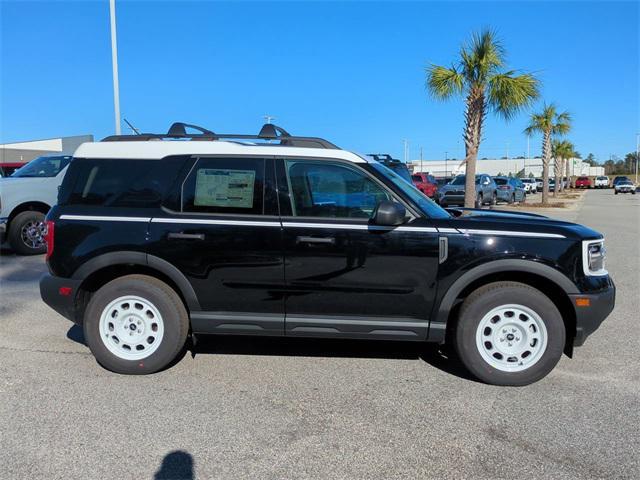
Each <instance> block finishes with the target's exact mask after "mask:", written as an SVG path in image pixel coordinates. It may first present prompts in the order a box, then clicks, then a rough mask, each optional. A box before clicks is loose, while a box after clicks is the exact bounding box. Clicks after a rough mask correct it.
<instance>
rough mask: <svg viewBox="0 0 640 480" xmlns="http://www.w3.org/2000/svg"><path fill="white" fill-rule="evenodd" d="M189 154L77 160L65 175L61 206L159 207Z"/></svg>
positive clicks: (186, 161) (178, 175) (59, 200)
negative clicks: (147, 158) (158, 158)
mask: <svg viewBox="0 0 640 480" xmlns="http://www.w3.org/2000/svg"><path fill="white" fill-rule="evenodd" d="M187 163H191V162H189V157H186V156H176V157H166V158H163V159H160V160H123V159H76V160H74V161H73V162H72V164H71V167H70V171H69V172H68V174H67V175H66V177H65V180H64V182H63V184H62V188H61V191H60V196H59V198H58V203H59V204H60V205H93V206H103V207H130V208H153V207H159V206H160V205H161V204H162V203H163V200H164V199H165V197H167V195H168V192H169V191H170V190H171V189H172V186H173V185H174V184H175V183H176V182H177V180H178V179H179V178H180V176H181V175H182V171H183V170H184V168H185V166H186V164H187Z"/></svg>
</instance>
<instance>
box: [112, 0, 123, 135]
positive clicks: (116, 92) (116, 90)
mask: <svg viewBox="0 0 640 480" xmlns="http://www.w3.org/2000/svg"><path fill="white" fill-rule="evenodd" d="M109 16H110V19H111V68H112V70H113V110H114V114H115V117H116V118H115V122H116V135H120V134H121V130H120V85H119V83H118V40H117V38H116V0H109Z"/></svg>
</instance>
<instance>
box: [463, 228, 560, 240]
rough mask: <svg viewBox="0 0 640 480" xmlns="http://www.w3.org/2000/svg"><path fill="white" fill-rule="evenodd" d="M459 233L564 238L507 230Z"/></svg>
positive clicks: (464, 230) (465, 231) (464, 231)
mask: <svg viewBox="0 0 640 480" xmlns="http://www.w3.org/2000/svg"><path fill="white" fill-rule="evenodd" d="M460 233H462V234H464V235H467V234H472V235H502V236H505V237H538V238H566V237H565V236H564V235H560V234H559V233H538V232H512V231H509V230H474V229H460Z"/></svg>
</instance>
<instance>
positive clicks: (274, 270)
mask: <svg viewBox="0 0 640 480" xmlns="http://www.w3.org/2000/svg"><path fill="white" fill-rule="evenodd" d="M274 181H275V177H274V169H273V159H264V158H253V157H225V158H219V157H202V158H198V159H197V160H195V163H194V164H193V166H192V168H191V170H190V172H189V173H188V175H186V177H185V178H184V180H183V181H181V182H179V185H177V186H176V192H175V196H174V197H175V205H173V209H169V208H165V209H164V211H163V213H162V215H160V216H157V217H154V218H153V219H152V221H151V225H150V232H149V236H150V242H149V249H148V252H149V255H152V256H154V257H157V258H160V259H162V260H166V261H167V262H168V263H170V264H171V265H173V266H175V267H177V268H178V270H180V271H181V272H182V274H183V275H184V276H185V277H186V278H187V280H188V281H189V282H190V283H191V286H192V287H193V289H194V291H195V294H196V296H197V299H198V302H199V304H200V307H201V311H198V312H194V311H192V312H190V313H191V323H192V326H193V329H194V331H196V332H203V333H239V334H243V333H246V334H267V335H282V334H283V333H284V298H283V293H282V289H283V286H284V264H283V255H282V244H281V223H280V219H279V217H278V212H277V200H276V197H275V195H276V193H275V188H274Z"/></svg>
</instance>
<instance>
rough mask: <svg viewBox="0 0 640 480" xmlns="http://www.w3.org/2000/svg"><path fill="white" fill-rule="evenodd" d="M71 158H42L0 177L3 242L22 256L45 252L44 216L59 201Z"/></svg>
mask: <svg viewBox="0 0 640 480" xmlns="http://www.w3.org/2000/svg"><path fill="white" fill-rule="evenodd" d="M71 158H72V157H71V156H70V155H56V156H50V157H38V158H36V159H35V160H32V161H31V162H29V163H27V164H26V165H25V166H24V167H22V168H19V169H18V170H16V171H15V172H13V174H12V175H11V176H10V177H3V178H0V243H2V242H4V240H5V238H6V239H7V240H8V241H9V244H10V245H11V248H12V249H13V250H14V251H15V252H16V253H20V254H22V255H35V254H38V253H44V252H45V250H46V244H45V238H44V235H45V224H44V217H45V215H46V214H47V212H48V211H49V209H50V208H51V207H52V206H53V205H55V204H56V202H57V200H58V187H59V186H60V184H61V183H62V180H63V179H64V174H65V173H66V172H67V165H69V162H70V161H71Z"/></svg>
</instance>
